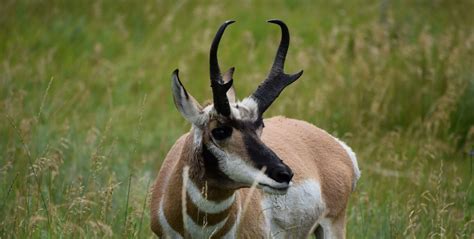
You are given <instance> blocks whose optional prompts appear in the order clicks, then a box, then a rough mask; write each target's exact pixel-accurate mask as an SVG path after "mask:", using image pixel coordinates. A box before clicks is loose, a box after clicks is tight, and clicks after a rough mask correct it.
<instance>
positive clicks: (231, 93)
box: [222, 67, 236, 103]
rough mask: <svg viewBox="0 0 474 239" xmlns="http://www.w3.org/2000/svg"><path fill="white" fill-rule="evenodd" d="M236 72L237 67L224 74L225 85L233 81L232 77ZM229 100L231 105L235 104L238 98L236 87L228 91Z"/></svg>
mask: <svg viewBox="0 0 474 239" xmlns="http://www.w3.org/2000/svg"><path fill="white" fill-rule="evenodd" d="M234 71H235V67H231V68H230V69H229V70H227V71H226V72H225V73H224V77H223V78H222V80H223V81H224V83H227V82H229V81H231V80H232V77H233V76H234ZM227 99H229V102H230V103H234V102H235V100H236V96H235V90H234V85H232V86H231V87H230V89H229V90H228V91H227Z"/></svg>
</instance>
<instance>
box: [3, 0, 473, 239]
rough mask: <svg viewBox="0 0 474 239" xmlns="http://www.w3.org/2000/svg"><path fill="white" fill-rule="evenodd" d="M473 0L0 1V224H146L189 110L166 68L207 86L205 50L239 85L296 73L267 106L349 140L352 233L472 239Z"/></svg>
mask: <svg viewBox="0 0 474 239" xmlns="http://www.w3.org/2000/svg"><path fill="white" fill-rule="evenodd" d="M473 9H474V2H472V1H469V0H465V1H448V0H433V1H429V0H415V1H408V0H402V1H390V0H380V1H361V0H355V1H309V0H308V1H278V2H277V1H258V2H257V1H249V0H245V1H232V2H230V1H229V2H228V3H223V1H206V2H205V3H204V2H202V3H199V4H198V3H197V1H148V0H145V1H134V2H132V1H129V2H128V1H127V2H126V1H100V0H98V1H59V0H58V1H39V0H31V1H13V0H4V1H2V3H1V6H0V84H1V88H0V100H1V104H0V112H1V118H0V120H1V121H0V135H1V137H0V149H1V154H0V155H1V156H0V218H1V220H0V238H71V237H76V238H77V237H82V238H91V237H97V238H103V237H113V238H120V237H127V238H148V237H152V233H151V230H150V229H149V215H148V199H149V193H148V188H149V186H150V184H151V182H153V179H154V177H155V176H156V174H157V172H158V170H159V167H160V164H161V162H162V160H163V159H164V156H165V154H166V153H167V151H168V149H169V148H170V147H171V145H172V144H173V143H174V141H175V140H176V139H177V138H178V137H179V136H180V135H181V134H183V133H184V132H185V131H187V130H188V129H189V127H190V126H189V125H188V124H187V123H186V122H185V121H184V119H182V118H181V116H180V114H179V113H178V112H177V110H175V108H174V105H173V103H172V97H171V90H170V89H171V84H170V75H171V72H172V71H173V70H174V69H175V68H179V69H180V72H181V78H182V80H183V83H184V84H185V85H186V87H187V89H188V90H189V91H190V92H191V93H192V94H193V95H194V96H195V97H196V98H197V99H198V100H199V101H201V102H203V101H205V100H206V99H209V98H210V96H211V91H210V87H209V82H208V79H209V77H208V49H209V47H210V43H211V40H212V37H213V34H214V32H215V30H216V29H217V27H218V26H219V25H220V24H221V23H222V22H223V21H225V20H227V19H235V20H237V23H236V24H234V25H232V26H231V27H230V28H229V29H228V31H227V32H226V35H225V36H224V38H223V40H222V42H221V47H220V51H219V56H220V62H221V66H222V68H225V69H227V68H228V67H231V66H235V67H236V73H235V87H236V89H237V93H238V95H239V96H240V98H243V97H245V96H247V95H248V94H250V93H251V92H252V91H253V89H254V88H255V87H256V86H257V85H258V83H259V82H260V81H262V80H263V79H264V77H265V75H266V73H267V71H268V69H269V67H270V65H271V62H272V60H273V55H274V52H275V50H276V47H277V44H278V39H279V31H278V28H276V27H275V26H274V25H270V24H267V23H265V20H267V19H270V18H280V19H283V20H284V21H285V22H286V23H287V24H288V25H289V27H290V31H291V34H292V42H291V46H290V50H289V54H288V58H287V59H288V60H287V67H286V69H287V71H289V72H295V71H296V70H299V69H304V71H305V73H304V75H303V77H302V78H301V79H300V80H299V81H298V82H296V83H295V84H293V85H292V86H291V87H289V88H288V89H286V91H285V92H284V93H283V94H282V95H281V96H280V98H279V99H278V100H277V101H276V102H275V104H274V105H273V106H272V107H271V108H270V109H269V111H268V112H267V113H266V116H267V117H269V116H272V115H280V114H282V115H286V116H288V117H292V118H298V119H304V120H307V121H309V122H311V123H314V124H315V125H317V126H319V127H321V128H323V129H326V130H327V131H328V132H330V133H332V134H333V135H335V136H338V137H340V138H342V139H343V140H344V141H346V142H347V143H348V144H349V145H351V146H352V148H353V149H354V151H355V152H356V153H357V155H358V159H359V165H360V168H361V170H362V178H361V180H360V181H359V184H358V188H357V191H356V192H355V193H354V194H353V196H352V199H351V203H350V207H349V209H348V230H347V236H348V238H474V216H473V214H474V186H473V174H474V172H473V170H474V168H473V167H474V27H473V22H474V14H472V10H473Z"/></svg>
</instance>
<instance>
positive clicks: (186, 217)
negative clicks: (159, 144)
mask: <svg viewBox="0 0 474 239" xmlns="http://www.w3.org/2000/svg"><path fill="white" fill-rule="evenodd" d="M190 138H191V139H190V140H192V137H190ZM188 143H189V140H188ZM192 148H193V147H192V144H186V145H185V146H184V147H183V151H182V153H181V158H180V160H179V162H178V165H177V167H176V168H175V171H174V172H173V176H172V177H171V179H170V181H169V182H168V189H167V190H166V191H167V192H168V193H167V194H165V195H164V197H163V199H162V201H161V204H160V213H163V214H162V215H160V224H161V225H162V228H163V229H164V230H165V231H172V232H173V231H174V232H176V233H179V234H181V235H185V236H186V235H192V236H190V237H192V238H194V237H197V238H209V237H211V236H218V237H222V236H225V235H230V234H233V233H235V230H236V227H235V226H234V225H235V224H236V222H237V221H238V217H239V216H238V215H239V213H240V204H239V203H238V200H239V199H238V195H237V193H236V191H235V190H233V189H222V188H218V187H216V186H215V183H214V182H212V183H211V181H212V180H209V177H208V176H207V175H206V172H205V171H204V172H203V171H202V170H205V167H204V165H203V163H202V160H203V159H202V158H197V157H200V156H199V155H201V154H199V153H197V152H196V151H195V149H192ZM183 192H185V195H183ZM183 196H184V197H183ZM183 199H184V201H183ZM183 209H184V210H183ZM167 225H168V226H167ZM171 234H173V233H171ZM171 234H170V235H171Z"/></svg>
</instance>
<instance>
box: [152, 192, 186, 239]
mask: <svg viewBox="0 0 474 239" xmlns="http://www.w3.org/2000/svg"><path fill="white" fill-rule="evenodd" d="M163 201H164V199H161V202H160V210H158V220H159V222H160V225H161V228H162V229H163V236H164V238H173V239H175V238H183V237H182V236H181V235H180V234H179V233H178V232H177V231H175V230H174V229H173V228H172V227H171V226H170V224H169V223H168V220H166V216H165V211H164V209H163Z"/></svg>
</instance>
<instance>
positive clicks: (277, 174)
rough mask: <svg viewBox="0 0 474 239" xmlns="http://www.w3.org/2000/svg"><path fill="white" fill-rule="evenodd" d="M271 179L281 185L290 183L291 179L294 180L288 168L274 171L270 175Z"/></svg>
mask: <svg viewBox="0 0 474 239" xmlns="http://www.w3.org/2000/svg"><path fill="white" fill-rule="evenodd" d="M270 177H271V178H272V179H273V180H275V181H277V182H279V183H290V181H291V179H292V178H293V172H291V170H289V169H286V168H279V169H275V170H273V172H272V173H271V174H270Z"/></svg>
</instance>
